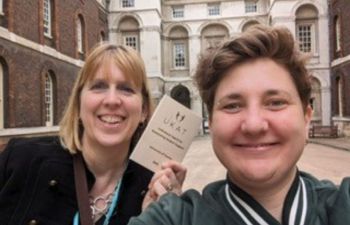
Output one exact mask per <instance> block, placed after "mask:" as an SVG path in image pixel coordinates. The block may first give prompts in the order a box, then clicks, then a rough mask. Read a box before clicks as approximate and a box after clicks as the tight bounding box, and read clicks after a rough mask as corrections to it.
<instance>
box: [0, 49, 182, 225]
mask: <svg viewBox="0 0 350 225" xmlns="http://www.w3.org/2000/svg"><path fill="white" fill-rule="evenodd" d="M151 114H152V101H151V96H150V92H149V89H148V86H147V77H146V72H145V67H144V63H143V61H142V59H141V57H140V56H139V54H138V53H137V52H136V51H135V50H133V49H132V48H129V47H125V46H116V45H112V44H108V43H104V44H100V45H98V46H97V47H96V48H95V49H93V51H92V52H91V53H90V54H89V56H88V57H87V59H86V62H85V64H84V66H83V68H82V69H81V71H80V73H79V75H78V77H77V79H76V82H75V84H74V87H73V90H72V94H71V96H70V98H69V101H68V105H67V108H66V111H65V113H64V115H63V118H62V120H61V123H60V133H59V134H60V135H59V137H41V138H28V139H14V140H11V141H10V142H9V144H8V145H7V147H6V149H5V150H4V152H3V153H2V154H1V155H0V224H1V225H10V224H13V225H19V224H31V225H35V224H50V225H54V224H73V225H78V224H83V225H85V224H98V225H100V224H101V225H102V224H103V225H107V224H127V222H128V221H129V218H130V217H131V216H135V215H138V214H139V213H140V212H141V209H142V203H143V200H144V197H145V195H146V193H147V191H148V185H149V182H150V181H151V178H152V175H153V174H152V173H151V172H150V171H148V170H146V169H145V168H143V167H141V166H139V165H138V164H136V163H134V162H132V161H130V160H129V155H130V153H131V151H132V149H133V147H134V145H135V144H136V142H137V141H138V138H139V136H140V135H141V134H142V132H143V129H144V128H145V126H146V125H147V123H148V121H149V118H150V116H151ZM173 171H175V172H173ZM184 175H185V169H184V168H183V167H182V166H180V165H178V164H176V163H173V162H170V163H167V164H166V165H165V166H164V169H163V170H162V171H159V172H158V173H157V174H156V178H155V181H153V183H152V190H151V191H152V195H151V197H148V198H146V200H145V201H144V206H146V205H148V204H149V202H150V201H153V200H155V199H157V197H159V196H158V195H161V194H163V193H166V192H167V190H166V187H172V188H171V189H172V191H175V192H179V191H180V189H181V185H182V182H183V179H184ZM154 183H157V184H158V185H155V186H154ZM153 186H154V188H153ZM148 196H150V195H148Z"/></svg>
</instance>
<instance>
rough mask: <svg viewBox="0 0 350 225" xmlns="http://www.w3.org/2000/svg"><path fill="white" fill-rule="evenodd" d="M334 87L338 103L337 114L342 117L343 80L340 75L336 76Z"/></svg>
mask: <svg viewBox="0 0 350 225" xmlns="http://www.w3.org/2000/svg"><path fill="white" fill-rule="evenodd" d="M336 85H337V86H336V88H337V100H336V101H337V103H338V108H337V111H338V115H339V116H340V117H343V115H344V112H343V104H344V103H343V97H344V96H343V80H342V79H341V77H337V79H336Z"/></svg>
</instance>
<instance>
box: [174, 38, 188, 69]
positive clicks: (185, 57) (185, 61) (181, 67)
mask: <svg viewBox="0 0 350 225" xmlns="http://www.w3.org/2000/svg"><path fill="white" fill-rule="evenodd" d="M177 44H182V45H183V47H184V49H183V50H184V65H183V66H177V65H176V47H175V46H176V45H177ZM187 57H188V56H187V44H186V41H184V40H181V41H173V43H172V64H173V69H175V70H181V69H186V68H187Z"/></svg>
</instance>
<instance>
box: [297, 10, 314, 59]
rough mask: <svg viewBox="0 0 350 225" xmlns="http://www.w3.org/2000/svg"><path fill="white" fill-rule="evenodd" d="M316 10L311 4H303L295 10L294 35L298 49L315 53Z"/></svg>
mask: <svg viewBox="0 0 350 225" xmlns="http://www.w3.org/2000/svg"><path fill="white" fill-rule="evenodd" d="M317 22H318V11H317V9H316V8H315V7H314V6H313V5H303V6H301V7H300V8H299V9H298V10H297V12H296V37H297V40H298V43H299V49H300V50H301V51H303V52H310V53H313V54H317V50H318V49H317V48H316V46H317V45H316V37H317Z"/></svg>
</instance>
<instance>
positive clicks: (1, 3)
mask: <svg viewBox="0 0 350 225" xmlns="http://www.w3.org/2000/svg"><path fill="white" fill-rule="evenodd" d="M3 14H4V1H3V0H0V15H3Z"/></svg>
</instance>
